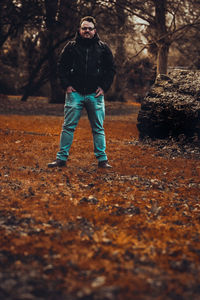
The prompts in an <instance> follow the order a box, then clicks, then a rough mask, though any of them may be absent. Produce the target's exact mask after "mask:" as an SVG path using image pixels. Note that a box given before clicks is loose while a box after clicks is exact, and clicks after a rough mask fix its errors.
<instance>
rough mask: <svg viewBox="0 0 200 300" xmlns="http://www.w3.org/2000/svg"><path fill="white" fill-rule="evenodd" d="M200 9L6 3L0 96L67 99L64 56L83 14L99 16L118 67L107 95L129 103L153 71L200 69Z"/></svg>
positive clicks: (44, 0) (184, 4) (172, 0)
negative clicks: (61, 68)
mask: <svg viewBox="0 0 200 300" xmlns="http://www.w3.org/2000/svg"><path fill="white" fill-rule="evenodd" d="M199 9H200V1H194V0H190V1H189V0H183V1H181V2H180V1H178V0H163V1H159V0H148V1H144V0H142V1H139V0H131V1H130V0H127V1H125V0H111V1H108V0H104V1H100V0H89V1H83V0H74V1H73V0H2V1H1V6H0V25H1V26H0V49H1V53H0V67H1V70H2V71H3V72H2V75H1V78H0V93H17V94H22V100H24V101H26V99H27V98H28V97H29V96H30V95H44V96H48V97H49V100H50V101H51V102H61V101H63V92H62V91H61V89H60V85H59V82H58V78H57V75H56V62H57V58H58V55H59V53H60V51H61V49H62V48H63V46H64V44H65V43H66V42H67V41H68V40H69V39H71V38H72V37H73V36H74V35H75V33H76V30H77V28H78V23H79V20H80V18H81V17H82V16H84V15H93V16H95V17H96V19H97V23H98V32H99V34H100V36H101V38H102V39H103V40H105V41H106V42H108V43H109V45H110V46H111V48H112V50H113V53H114V56H115V61H116V65H117V76H116V78H115V81H114V84H113V86H112V89H111V91H110V92H109V93H108V94H107V99H110V100H120V101H124V100H126V99H127V94H128V97H130V96H131V94H135V93H137V91H138V89H140V90H142V89H143V90H145V87H147V86H148V84H149V83H150V82H151V81H152V79H153V78H154V75H155V73H154V72H153V71H152V70H155V69H156V73H157V74H159V73H164V74H166V73H167V68H168V66H172V67H173V66H174V65H184V66H187V67H192V68H199V65H200V63H199V43H200V42H199V27H200V17H199ZM144 78H145V80H144ZM140 85H141V86H140ZM127 92H128V93H127ZM130 92H131V94H130Z"/></svg>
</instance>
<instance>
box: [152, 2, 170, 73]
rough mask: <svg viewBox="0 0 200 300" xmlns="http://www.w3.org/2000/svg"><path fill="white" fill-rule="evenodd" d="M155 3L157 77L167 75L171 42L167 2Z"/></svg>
mask: <svg viewBox="0 0 200 300" xmlns="http://www.w3.org/2000/svg"><path fill="white" fill-rule="evenodd" d="M154 2H155V20H156V28H157V36H156V40H157V42H156V44H157V48H158V50H157V71H156V73H157V75H158V74H167V63H168V54H169V46H170V42H169V39H168V35H167V26H166V11H167V7H166V6H167V0H162V1H160V0H154Z"/></svg>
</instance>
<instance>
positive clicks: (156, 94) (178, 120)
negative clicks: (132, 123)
mask: <svg viewBox="0 0 200 300" xmlns="http://www.w3.org/2000/svg"><path fill="white" fill-rule="evenodd" d="M137 121H138V122H137V127H138V130H139V133H140V138H141V139H144V138H152V139H157V138H160V139H162V138H168V137H173V138H180V136H181V137H182V138H183V137H184V139H190V140H191V139H195V140H197V139H198V140H199V139H200V71H189V70H181V69H173V70H171V71H170V72H169V74H168V76H166V75H159V76H158V77H157V78H156V81H155V83H154V85H153V86H152V87H151V89H150V90H149V92H148V94H147V95H146V97H145V98H144V100H143V101H142V103H141V109H140V111H139V114H138V120H137Z"/></svg>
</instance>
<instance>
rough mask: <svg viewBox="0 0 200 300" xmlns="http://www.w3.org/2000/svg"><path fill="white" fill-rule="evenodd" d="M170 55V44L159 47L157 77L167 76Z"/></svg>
mask: <svg viewBox="0 0 200 300" xmlns="http://www.w3.org/2000/svg"><path fill="white" fill-rule="evenodd" d="M168 53H169V44H167V43H166V42H164V43H163V44H159V45H158V52H157V71H156V73H157V75H158V74H167V65H168Z"/></svg>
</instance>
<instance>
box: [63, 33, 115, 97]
mask: <svg viewBox="0 0 200 300" xmlns="http://www.w3.org/2000/svg"><path fill="white" fill-rule="evenodd" d="M58 75H59V77H60V80H61V85H62V87H63V89H65V90H66V88H67V87H68V86H73V88H75V90H77V92H79V93H80V94H83V95H86V94H90V93H93V92H95V91H96V89H97V88H98V87H101V88H102V89H103V90H104V92H107V91H108V89H109V88H110V86H111V84H112V82H113V78H114V75H115V65H114V61H113V55H112V52H111V50H110V49H109V47H108V46H107V44H105V43H103V42H102V41H100V39H99V37H98V35H97V34H95V36H94V37H93V38H92V39H84V38H82V37H81V36H80V35H79V33H78V34H77V36H76V39H75V40H74V41H70V42H68V43H67V45H66V46H65V47H64V49H63V51H62V53H61V55H60V58H59V61H58Z"/></svg>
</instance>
